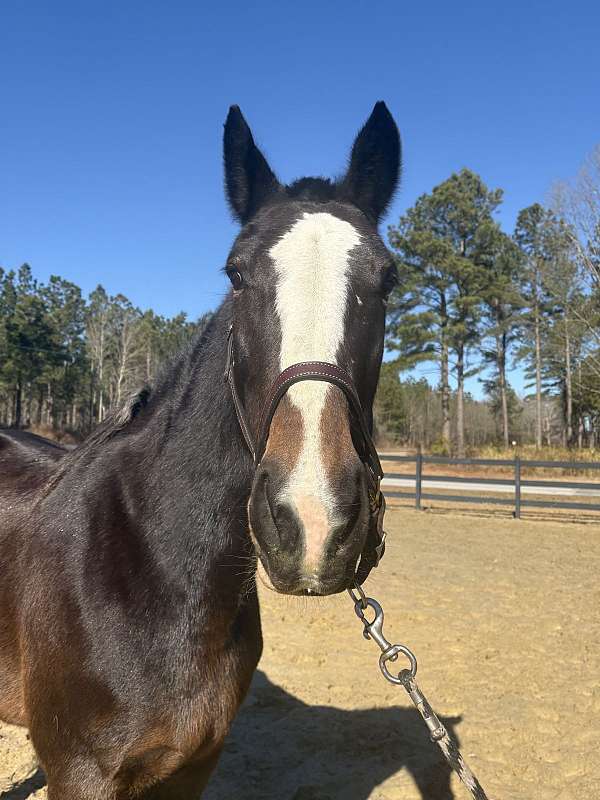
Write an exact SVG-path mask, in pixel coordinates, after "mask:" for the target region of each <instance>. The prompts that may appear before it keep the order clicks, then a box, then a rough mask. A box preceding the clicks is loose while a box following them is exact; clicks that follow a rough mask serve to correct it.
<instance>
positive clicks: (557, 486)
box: [380, 453, 600, 519]
mask: <svg viewBox="0 0 600 800" xmlns="http://www.w3.org/2000/svg"><path fill="white" fill-rule="evenodd" d="M380 458H381V460H382V461H386V462H402V463H409V464H410V463H412V464H414V465H415V472H414V473H411V474H406V473H399V472H391V473H389V472H388V473H386V476H385V478H384V481H383V488H384V489H385V494H386V496H388V497H404V498H408V499H414V501H415V508H417V509H420V508H421V507H422V501H423V500H444V501H446V502H450V503H484V504H488V503H489V504H494V505H506V506H513V507H514V511H513V514H514V516H515V517H516V518H517V519H519V518H520V517H521V509H522V507H524V506H529V507H530V508H558V509H571V510H573V511H600V503H591V502H590V503H582V502H574V501H562V500H560V501H557V500H556V499H553V500H552V499H551V500H539V499H537V500H530V499H528V498H527V497H523V495H524V494H534V495H538V496H541V495H544V494H551V495H552V496H553V497H555V498H556V497H560V496H579V497H581V496H583V497H590V498H595V497H597V498H600V482H599V483H594V482H592V481H556V480H542V479H537V478H533V479H531V478H527V479H524V478H522V470H523V469H524V468H544V469H552V468H559V469H569V470H574V471H576V470H600V461H530V460H526V459H521V458H519V457H518V456H517V457H516V458H514V459H492V458H448V457H446V456H424V455H422V454H421V453H417V454H416V455H414V456H401V455H393V454H391V453H390V454H386V453H381V454H380ZM427 464H436V465H444V464H447V465H448V466H480V467H490V466H494V467H511V468H512V470H513V477H512V478H511V479H507V478H486V477H478V476H476V475H473V476H472V477H471V476H468V477H464V476H458V475H426V474H425V472H424V467H425V465H427ZM599 477H600V474H599ZM436 483H437V484H440V488H441V489H452V488H455V489H460V488H461V487H462V486H464V487H465V489H470V490H471V492H480V494H477V495H475V494H469V495H458V494H438V493H437V492H436V493H435V494H434V493H432V492H431V491H424V488H428V489H433V488H435V484H436ZM407 484H414V491H413V492H410V491H395V490H394V488H395V487H398V486H402V485H407ZM425 484H426V486H425ZM448 484H449V485H448ZM536 489H537V490H538V491H536ZM485 492H487V494H485ZM490 492H495V493H496V494H503V493H507V494H511V495H512V496H511V497H510V498H509V497H495V496H491V495H490V494H489V493H490Z"/></svg>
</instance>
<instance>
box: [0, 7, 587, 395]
mask: <svg viewBox="0 0 600 800" xmlns="http://www.w3.org/2000/svg"><path fill="white" fill-rule="evenodd" d="M599 9H600V7H599V6H598V5H597V4H592V3H591V2H587V3H583V2H579V0H575V1H574V2H570V3H564V2H560V3H559V2H554V0H549V1H548V0H547V1H546V2H543V3H542V2H521V3H516V2H512V0H511V1H510V2H503V3H481V2H479V3H464V2H456V3H448V2H447V0H446V2H443V3H442V2H430V3H419V4H417V3H414V2H413V3H406V2H401V0H395V2H389V1H388V0H380V1H379V2H377V3H372V2H364V1H363V0H360V1H357V2H353V0H344V2H338V0H334V1H333V2H313V0H308V2H302V3H293V4H292V3H285V2H283V3H282V2H281V1H280V2H260V0H257V2H254V3H248V2H243V3H242V2H230V3H218V4H216V3H215V4H213V3H211V4H208V3H201V2H177V0H172V2H169V3H166V2H161V3H158V2H155V1H154V0H145V2H139V0H127V2H118V3H117V2H110V1H107V2H102V3H100V2H81V0H78V2H66V1H65V0H53V2H49V0H46V2H39V0H38V1H36V0H28V1H27V2H25V0H22V2H14V1H13V0H4V2H3V3H2V5H1V8H0V75H1V78H0V109H1V117H0V178H1V185H0V264H1V265H2V266H4V267H8V268H10V267H17V266H19V265H20V264H21V263H22V262H24V261H27V262H29V263H30V264H31V265H32V267H33V270H34V272H35V274H36V276H38V277H39V278H41V279H42V280H45V279H46V278H47V277H48V276H49V275H50V274H53V273H55V274H56V273H57V274H60V275H62V276H64V277H66V278H68V279H70V280H73V281H75V282H76V283H78V284H79V285H80V286H82V288H83V289H84V291H86V292H87V291H90V290H91V289H93V288H94V286H95V285H96V284H97V283H99V282H101V283H102V284H104V286H105V287H106V289H107V290H108V291H109V292H111V293H117V292H122V293H124V294H126V295H127V296H128V297H129V298H130V299H131V300H132V302H133V303H135V304H136V305H139V306H140V307H142V308H146V307H152V308H154V309H155V310H156V311H158V312H159V313H163V314H167V315H171V314H174V313H176V312H177V311H179V310H185V311H186V312H188V314H189V315H190V316H191V317H195V316H197V315H198V314H200V313H201V312H203V311H205V310H206V309H209V308H212V307H214V306H215V305H217V304H218V302H219V298H220V297H221V296H222V293H223V291H224V288H225V284H224V278H223V277H222V276H221V275H220V274H219V267H220V266H221V265H222V264H223V263H224V260H225V258H226V255H227V251H228V248H229V245H230V243H231V241H232V239H233V237H234V235H235V231H236V227H235V225H234V224H233V223H232V222H231V219H230V216H229V213H228V210H227V207H226V204H225V201H224V199H223V191H222V168H221V133H222V123H223V121H224V119H225V116H226V113H227V108H228V106H229V105H230V104H231V103H238V104H239V105H240V106H241V108H242V110H243V112H244V114H245V115H246V118H247V119H248V121H249V123H250V125H251V127H252V128H253V131H254V133H255V138H256V140H257V142H258V143H259V144H260V145H261V146H262V147H263V149H264V151H265V153H266V154H267V157H268V158H269V160H270V162H271V164H272V166H273V167H274V169H275V170H276V172H277V173H278V175H279V177H280V178H281V179H283V180H285V181H287V180H291V179H292V178H294V177H297V176H299V175H303V174H324V175H331V174H336V173H339V172H340V171H341V170H343V168H344V165H345V159H346V156H347V153H348V150H349V147H350V145H351V143H352V139H353V136H354V134H355V133H356V131H357V129H358V128H359V127H360V125H361V124H362V122H363V121H364V120H365V118H366V117H367V116H368V114H369V112H370V110H371V107H372V105H373V103H374V102H375V101H376V100H378V99H383V100H385V101H386V102H387V103H388V105H389V107H390V109H391V110H392V113H393V114H394V115H395V117H396V119H397V121H398V124H399V126H400V128H401V132H402V136H403V142H404V164H405V166H404V176H403V183H402V190H401V192H400V193H399V194H398V197H397V199H396V201H395V203H394V205H393V207H392V209H391V211H390V214H389V216H388V219H387V220H386V221H384V225H383V230H384V231H385V227H386V224H387V222H393V221H395V220H396V219H397V218H398V216H399V214H401V213H402V211H403V210H404V209H405V208H407V207H408V206H409V205H411V204H412V203H413V202H414V200H415V198H416V197H417V196H418V195H419V194H421V193H422V192H425V191H429V190H430V189H431V187H432V186H433V185H435V184H436V183H438V182H440V181H441V180H443V179H444V178H446V177H447V176H448V175H449V174H450V173H451V172H452V171H453V170H456V169H460V168H461V167H463V166H468V167H470V168H471V169H474V170H476V171H478V172H480V173H481V175H482V176H483V178H484V180H485V181H486V182H487V183H488V185H489V186H491V187H496V186H501V187H502V188H504V189H505V202H504V205H503V207H502V210H501V212H500V219H501V222H502V224H503V225H504V227H505V228H506V229H507V230H511V229H512V226H513V224H514V220H515V217H516V214H517V212H518V210H519V209H520V208H522V207H524V206H526V205H528V204H530V203H531V202H534V201H536V200H544V198H545V197H546V195H547V192H548V190H549V188H550V186H551V184H552V182H553V181H554V180H555V179H557V178H560V177H567V176H569V175H571V174H572V173H574V172H575V171H576V170H577V167H578V165H579V164H580V162H581V160H582V159H583V157H584V156H585V154H586V153H587V152H588V151H589V150H590V149H591V148H592V146H593V145H594V144H595V143H597V142H598V141H599V140H600V104H599V102H598V99H599V97H598V96H599V85H600V55H599V52H600V49H599V48H598V41H597V37H598V31H599V30H600V10H599ZM516 382H517V384H519V382H520V378H519V377H517V380H516Z"/></svg>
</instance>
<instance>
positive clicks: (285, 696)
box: [0, 509, 600, 800]
mask: <svg viewBox="0 0 600 800" xmlns="http://www.w3.org/2000/svg"><path fill="white" fill-rule="evenodd" d="M387 523H388V524H387V528H388V531H389V538H388V542H389V546H388V552H387V554H386V557H385V559H384V561H383V563H382V565H381V567H380V569H379V570H378V571H377V574H375V573H374V574H373V577H372V578H371V579H370V580H369V582H368V584H367V588H368V591H369V594H372V595H373V596H374V597H376V598H377V599H378V600H379V601H380V602H381V603H382V605H383V607H384V609H385V612H386V621H385V629H384V630H385V633H386V634H387V637H388V638H389V639H391V640H392V641H393V642H396V641H405V642H406V643H407V644H409V645H410V646H411V647H412V648H413V649H414V650H415V652H416V654H417V656H418V658H419V682H420V684H421V686H422V688H423V690H424V691H425V692H426V694H428V696H429V699H430V701H431V703H432V705H433V706H434V708H435V709H436V710H437V712H438V714H439V715H440V716H441V717H442V718H443V720H444V722H445V723H446V725H447V726H448V727H449V728H450V729H451V730H452V731H453V733H454V735H455V737H456V738H457V739H458V740H459V743H460V745H461V747H462V749H463V752H464V754H465V756H466V757H467V759H468V761H469V762H470V763H471V766H472V767H473V768H474V770H475V772H476V773H477V774H478V776H479V778H480V780H481V782H482V784H483V785H484V787H485V788H486V790H487V792H488V794H489V796H490V798H492V799H493V800H517V799H518V800H583V798H585V799H586V800H588V799H589V800H593V799H594V798H600V622H599V613H600V611H599V610H600V583H599V581H598V576H599V573H600V526H598V525H576V524H561V523H554V522H553V523H543V522H526V521H520V522H517V521H513V520H505V519H479V518H475V517H465V516H459V515H458V514H453V513H448V514H435V515H434V514H428V513H418V512H415V511H410V510H407V509H394V510H392V511H391V512H390V513H389V515H388V519H387ZM261 600H262V615H263V627H264V634H265V652H264V656H263V659H262V662H261V664H260V668H259V671H258V672H257V674H256V676H255V680H254V683H253V687H252V690H251V692H250V694H249V696H248V699H247V701H246V703H245V705H244V707H243V709H242V711H241V712H240V714H239V716H238V719H237V721H236V723H235V725H234V728H233V730H232V733H231V736H230V738H229V740H228V744H227V747H226V749H225V753H224V755H223V758H222V760H221V762H220V765H219V767H218V770H217V772H216V773H215V776H214V779H213V781H212V784H211V786H210V788H209V789H208V790H207V792H206V794H205V797H206V798H207V800H225V799H227V800H228V799H229V798H233V797H236V798H247V799H248V800H262V799H263V798H264V800H275V798H277V800H342V798H343V800H367V798H370V799H371V800H450V798H456V800H460V798H463V797H466V796H467V795H465V794H464V793H463V789H462V788H461V787H460V786H459V784H458V783H457V781H456V780H455V778H454V777H449V775H448V773H447V771H446V769H445V767H444V765H443V763H442V762H441V760H440V757H439V756H438V755H437V753H436V751H435V749H434V746H433V745H432V744H431V743H430V742H429V740H428V736H427V733H426V731H425V729H424V726H423V723H422V721H421V720H420V718H418V717H417V715H416V713H415V712H413V711H412V710H411V708H410V707H409V701H408V698H407V697H406V695H405V693H404V691H403V690H402V689H401V688H395V687H393V686H391V685H388V684H387V683H386V682H385V681H384V680H383V678H382V677H381V675H380V673H379V669H378V666H377V657H378V650H377V647H376V646H375V645H374V644H373V643H372V642H367V641H365V640H364V639H363V637H362V636H361V626H360V623H359V621H358V619H357V618H356V617H355V615H354V613H353V610H352V605H351V603H350V601H349V599H348V598H347V597H345V596H344V597H342V596H339V597H335V598H329V599H314V600H313V599H306V600H301V601H300V600H294V599H292V598H285V597H281V596H277V595H273V594H271V593H269V592H265V591H262V592H261ZM42 780H43V779H42V776H41V775H40V773H39V772H36V771H35V765H34V760H33V755H32V752H31V750H30V748H29V745H28V743H27V739H26V735H25V733H24V732H22V731H18V730H15V729H11V728H9V727H8V726H2V725H0V798H1V800H24V798H33V797H35V798H45V796H46V794H45V789H43V788H42Z"/></svg>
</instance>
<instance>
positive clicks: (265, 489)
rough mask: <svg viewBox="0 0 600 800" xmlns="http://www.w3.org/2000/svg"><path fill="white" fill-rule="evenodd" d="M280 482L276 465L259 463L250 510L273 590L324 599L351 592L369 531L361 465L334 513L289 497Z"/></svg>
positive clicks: (339, 493) (316, 501)
mask: <svg viewBox="0 0 600 800" xmlns="http://www.w3.org/2000/svg"><path fill="white" fill-rule="evenodd" d="M285 478H286V476H285V475H284V473H283V471H282V470H281V468H280V467H279V465H278V464H277V462H276V461H274V460H269V459H264V460H263V462H262V463H261V464H260V466H259V467H258V469H257V471H256V474H255V478H254V483H253V487H252V493H251V496H250V504H249V516H250V526H251V531H252V536H253V540H254V543H255V546H256V549H257V552H258V556H259V558H260V560H261V563H262V565H263V566H264V568H265V570H266V572H267V574H268V576H269V579H270V581H271V583H272V585H273V588H274V589H276V590H277V591H278V592H282V593H284V594H317V595H325V594H335V593H336V592H341V591H343V590H344V589H347V588H349V587H351V586H352V585H353V581H354V576H355V570H356V562H357V559H358V557H359V556H360V554H361V552H362V549H363V546H364V543H365V538H366V535H367V530H368V526H369V500H368V492H367V486H366V481H365V473H364V468H363V465H362V464H361V463H360V462H357V464H356V468H355V470H353V471H352V474H350V475H347V476H345V479H344V481H343V486H341V487H340V488H339V490H336V491H335V498H334V504H335V508H334V509H333V510H332V509H331V508H325V507H324V505H323V501H322V499H320V498H318V497H316V496H311V495H302V494H300V495H294V496H293V497H291V496H289V495H288V494H287V493H286V491H285V488H284V486H285ZM332 511H333V513H332Z"/></svg>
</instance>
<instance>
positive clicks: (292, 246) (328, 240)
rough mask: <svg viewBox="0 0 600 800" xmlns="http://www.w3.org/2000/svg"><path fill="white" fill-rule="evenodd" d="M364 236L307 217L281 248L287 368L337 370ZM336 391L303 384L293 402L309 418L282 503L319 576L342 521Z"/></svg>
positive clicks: (278, 262)
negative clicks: (325, 421)
mask: <svg viewBox="0 0 600 800" xmlns="http://www.w3.org/2000/svg"><path fill="white" fill-rule="evenodd" d="M360 241H361V240H360V235H359V234H358V232H357V231H356V229H355V228H354V227H353V226H352V225H350V223H349V222H345V221H344V220H341V219H338V218H337V217H334V216H333V215H332V214H323V213H318V214H308V213H306V214H304V215H303V216H302V217H301V218H300V219H299V220H298V221H297V222H296V223H295V224H294V225H293V226H292V228H291V229H290V230H289V231H288V232H287V233H286V234H285V235H284V236H283V237H282V238H281V239H280V240H279V241H278V242H277V244H276V245H274V246H273V247H272V248H271V250H270V255H271V257H272V259H273V261H274V263H275V270H276V273H277V278H278V280H277V301H276V302H277V312H278V314H279V320H280V324H281V357H280V369H281V370H284V369H285V368H286V367H289V366H290V365H291V364H297V363H298V362H300V361H329V362H331V363H336V356H337V352H338V348H339V346H340V344H341V343H342V341H343V338H344V330H345V316H346V306H347V302H348V288H349V276H348V262H349V254H350V251H351V250H352V249H353V248H354V247H356V246H357V245H359V244H360ZM330 390H331V387H330V386H329V385H328V384H326V383H322V382H319V381H301V382H300V383H297V384H294V386H292V387H291V388H290V389H289V391H288V393H287V396H288V398H289V400H290V402H292V403H293V404H294V405H295V406H296V407H297V408H298V409H299V410H300V412H301V413H302V422H303V434H304V439H303V442H302V449H301V452H300V456H299V458H298V461H297V463H296V465H295V467H294V469H293V471H292V473H291V475H290V478H289V482H288V485H287V487H286V489H285V490H284V493H283V496H282V497H281V500H284V501H285V502H287V503H291V504H292V505H293V506H294V507H295V509H296V512H297V513H298V516H299V517H300V519H301V520H302V522H303V524H304V529H305V534H306V541H305V550H306V563H305V568H306V569H307V570H309V571H313V572H314V571H316V570H317V568H318V565H319V562H320V560H321V557H322V552H323V545H324V543H325V539H326V538H327V534H328V531H329V530H330V528H331V527H332V526H334V525H335V524H336V523H338V522H340V520H336V519H335V514H334V504H333V495H332V493H331V491H330V490H329V486H328V481H327V475H326V474H325V470H324V467H323V462H322V455H321V415H322V413H323V408H324V406H325V397H326V395H327V392H328V391H330Z"/></svg>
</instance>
